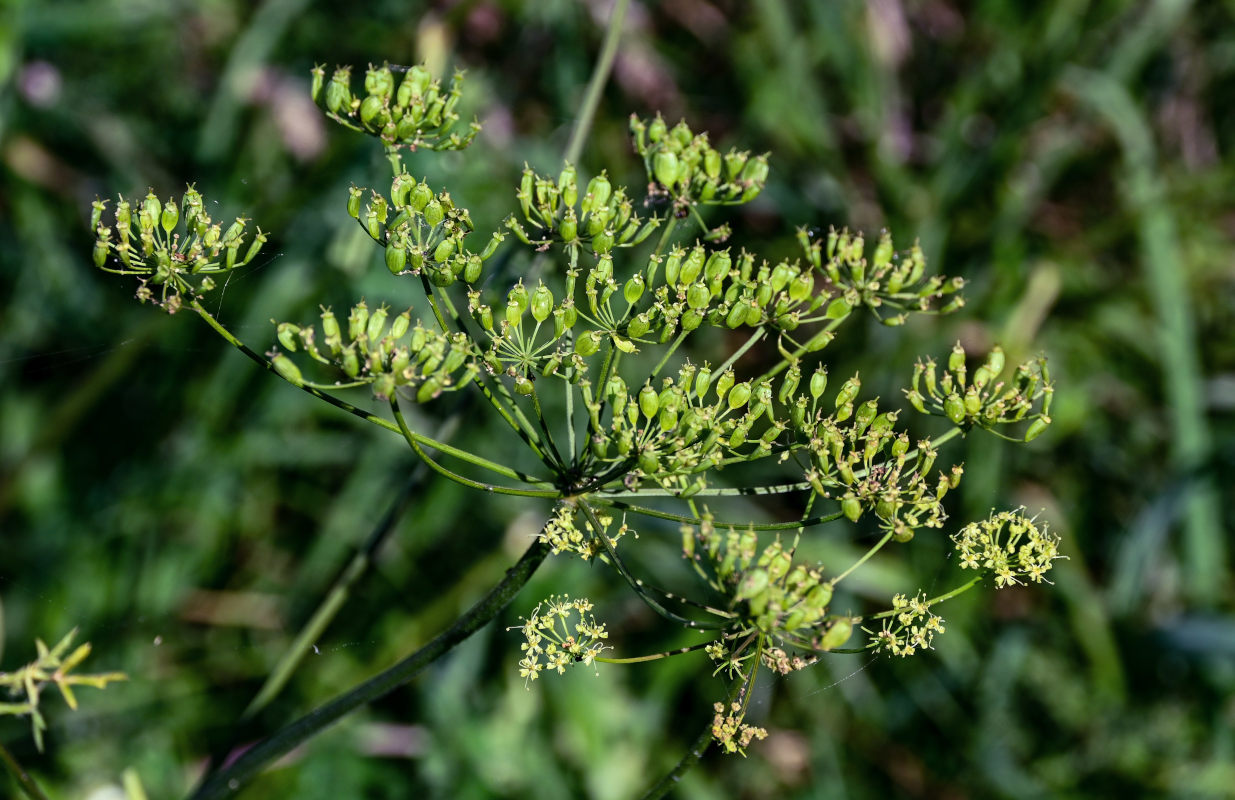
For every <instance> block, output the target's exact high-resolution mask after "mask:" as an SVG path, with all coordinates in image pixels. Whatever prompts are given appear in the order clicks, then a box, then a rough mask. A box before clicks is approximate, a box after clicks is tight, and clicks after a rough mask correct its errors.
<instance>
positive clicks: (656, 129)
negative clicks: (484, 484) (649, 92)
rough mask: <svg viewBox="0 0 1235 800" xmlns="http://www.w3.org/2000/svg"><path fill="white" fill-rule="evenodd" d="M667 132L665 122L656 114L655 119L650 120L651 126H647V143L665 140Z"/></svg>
mask: <svg viewBox="0 0 1235 800" xmlns="http://www.w3.org/2000/svg"><path fill="white" fill-rule="evenodd" d="M667 132H668V126H666V125H665V120H664V119H663V118H662V117H661V116H660V114H657V115H656V119H654V120H652V122H651V124H649V125H648V141H650V142H659V141H660V140H661V139H664V138H665V134H666V133H667Z"/></svg>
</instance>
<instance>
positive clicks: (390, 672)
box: [190, 539, 549, 800]
mask: <svg viewBox="0 0 1235 800" xmlns="http://www.w3.org/2000/svg"><path fill="white" fill-rule="evenodd" d="M548 554H549V547H548V545H546V544H545V543H544V542H542V541H540V540H539V539H537V540H536V541H535V542H534V543H533V544H532V546H531V547H529V548H528V549H527V551H526V552H524V554H523V556H522V558H520V559H519V561H518V562H517V563H516V564H515V565H514V566H513V567H511V568H510V569H509V570H507V572H506V577H504V578H503V579H502V580H501V581H500V582H499V583H498V584H497V585H496V586H494V587H493V588H492V589H491V590H490V591H489V593H488V594H487V595H485V596H484V598H482V599H481V600H480V602H478V603H476V605H474V606H472V607H471V608H470V609H469V610H468V611H467V612H466V613H465V614H463V616H461V617H459V618H458V619H457V620H455V622H454V624H452V625H451V626H450V627H449V628H447V629H446V630H445V631H443V632H442V633H440V634H438V636H437V637H436V638H434V639H433V641H431V642H429V643H428V644H427V645H425V646H424V647H422V648H420V649H419V650H417V651H416V652H415V653H412V654H411V655H410V656H408V657H407V658H405V659H403V660H402V661H400V662H399V663H397V664H395V665H394V666H393V667H391V668H389V669H387V670H385V671H384V672H380V673H378V674H377V675H375V676H373V677H372V678H370V679H369V680H367V681H365V682H364V683H362V684H360V685H359V686H357V687H356V688H354V689H352V690H351V691H349V692H347V693H346V694H343V695H341V696H339V697H337V698H335V699H334V700H331V701H330V702H328V703H326V704H324V705H322V706H319V707H318V708H316V709H314V710H313V711H311V712H309V713H308V714H306V715H305V716H303V717H301V718H300V719H298V720H296V721H295V722H293V723H291V724H290V725H288V726H286V727H284V728H282V729H280V730H279V731H276V732H275V733H273V734H271V735H270V736H269V737H267V738H266V739H263V740H262V741H260V742H258V743H257V744H255V745H253V747H251V748H249V749H248V750H246V751H245V752H244V754H243V755H241V756H240V757H239V758H237V759H236V760H235V761H234V762H233V763H232V764H231V765H229V766H228V767H226V768H224V769H220V770H217V771H215V772H213V773H209V774H207V775H206V776H205V778H204V779H203V782H202V784H201V785H200V786H199V787H198V788H197V790H196V791H194V792H193V794H192V795H191V796H190V800H218V799H219V798H224V797H228V796H229V795H231V794H233V793H234V792H236V791H237V790H239V788H240V787H241V786H243V785H244V784H245V783H247V782H248V781H249V780H250V779H252V778H253V777H254V776H255V775H257V774H258V773H259V772H260V771H261V770H262V769H263V768H264V767H265V766H266V765H268V764H270V763H272V762H273V761H275V760H276V759H278V758H280V757H281V756H284V755H286V754H287V753H289V752H291V750H292V749H293V748H295V747H296V746H297V745H300V744H301V743H303V742H305V741H307V740H308V739H310V738H312V737H313V736H315V735H317V734H318V733H320V732H322V731H323V730H325V729H326V728H327V727H329V726H330V725H332V724H334V723H335V722H337V721H339V719H341V718H342V717H343V716H344V715H346V714H348V713H350V712H352V711H354V710H356V709H357V708H360V707H361V706H363V705H365V704H367V703H371V702H373V701H374V700H377V699H379V698H381V697H385V696H386V695H387V694H389V693H390V692H392V691H394V690H395V689H397V688H398V687H400V686H402V685H403V684H405V683H407V682H409V681H411V680H412V679H413V678H414V677H416V675H418V674H419V673H420V671H421V670H423V669H424V668H425V667H427V666H428V665H429V664H432V663H433V662H434V661H436V660H437V659H439V658H441V657H442V656H444V655H445V654H446V653H448V652H450V650H451V649H452V648H453V647H454V646H455V645H457V644H459V643H460V642H462V641H463V640H465V639H467V638H468V637H469V636H471V635H472V634H473V633H475V632H476V631H478V630H480V629H481V628H482V627H484V626H485V625H487V624H488V623H489V622H490V621H492V620H493V618H494V617H496V616H497V615H498V614H500V613H501V612H502V610H503V609H504V608H506V606H507V605H508V604H509V603H510V601H511V600H512V599H514V597H515V595H516V594H518V593H519V590H520V589H522V588H523V586H524V584H526V583H527V581H528V579H529V578H531V577H532V574H533V573H534V572H535V571H536V568H537V567H539V566H540V564H541V562H543V561H544V560H545V557H546V556H547V555H548Z"/></svg>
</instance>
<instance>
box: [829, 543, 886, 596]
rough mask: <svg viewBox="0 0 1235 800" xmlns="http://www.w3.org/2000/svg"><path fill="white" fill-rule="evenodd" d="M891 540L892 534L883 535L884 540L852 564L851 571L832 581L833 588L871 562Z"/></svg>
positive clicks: (846, 571)
mask: <svg viewBox="0 0 1235 800" xmlns="http://www.w3.org/2000/svg"><path fill="white" fill-rule="evenodd" d="M891 540H892V534H891V533H890V532H889V533H885V534H884V535H883V538H882V539H880V540H879V541H878V542H877V543H876V544H875V546H874V547H872V548H871V549H869V550H867V551H866V555H864V556H862V557H861V558H859V559H858V560H857V561H855V562H853V564H851V565H850V567H849V569H847V570H845V571H844V572H842V573H841V574H839V575H837V576H836V577H835V578H833V579H832V585H833V586H835V585H836V584H838V583H840V582H841V581H843V580H844V579H845V578H847V577H849V574H850V573H851V572H853V571H854V570H855V569H857V568H858V567H860V566H862V565H863V564H865V563H866V562H867V561H869V560H870V559H871V558H872V557H873V556H874V555H875V553H878V552H879V551H880V550H882V549H883V546H884V545H885V544H887V543H888V542H889V541H891Z"/></svg>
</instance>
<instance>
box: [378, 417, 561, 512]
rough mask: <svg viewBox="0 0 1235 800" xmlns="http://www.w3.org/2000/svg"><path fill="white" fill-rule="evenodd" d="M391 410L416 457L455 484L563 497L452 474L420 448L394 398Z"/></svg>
mask: <svg viewBox="0 0 1235 800" xmlns="http://www.w3.org/2000/svg"><path fill="white" fill-rule="evenodd" d="M390 410H391V412H393V413H394V417H395V421H396V422H398V424H399V432H400V433H402V434H403V438H404V439H406V440H407V443H408V444H409V445H411V447H412V450H414V451H415V452H416V455H418V456H420V459H421V460H422V461H424V462H425V463H426V464H428V465H429V467H430V468H431V469H432V470H433V471H434V472H437V473H438V474H440V475H442V476H444V477H446V478H449V479H450V480H452V481H454V482H455V483H458V484H461V485H463V486H466V487H468V488H469V489H480V490H482V491H485V492H493V493H496V494H509V495H515V496H516V497H545V498H550V499H555V500H556V499H558V498H560V497H561V496H562V493H561V492H559V491H557V490H555V489H515V488H513V487H509V486H497V485H495V484H492V483H481V482H480V481H474V480H472V479H471V478H467V477H464V476H462V475H460V474H459V473H457V472H452V471H451V470H448V469H446V468H445V467H443V466H442V465H441V464H439V463H437V462H436V461H434V460H433V458H432V457H431V456H430V455H429V454H428V453H426V452H425V451H424V449H423V448H422V447H421V446H420V443H419V442H418V441H416V436H415V435H414V434H413V433H412V431H411V429H410V428H408V427H407V422H406V421H405V420H404V419H403V412H402V411H400V410H399V401H398V400H396V399H395V398H393V397H392V398H391V399H390Z"/></svg>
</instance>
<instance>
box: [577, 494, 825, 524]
mask: <svg viewBox="0 0 1235 800" xmlns="http://www.w3.org/2000/svg"><path fill="white" fill-rule="evenodd" d="M596 502H598V503H599V504H600V505H604V506H611V507H613V508H618V509H621V510H622V511H629V512H631V513H634V514H642V515H643V516H645V517H656V518H657V519H667V520H671V521H673V522H684V523H686V524H687V525H702V524H703V523H704V522H710V523H711V524H712V525H713V526H715V527H717V528H743V529H748V530H755V531H787V530H793V529H794V528H807V527H810V526H811V525H820V524H822V523H825V522H832V521H834V520H838V519H840V518H841V517H842V516H844V514H843V513H841V512H840V511H837V512H835V513H833V514H824V515H822V516H817V517H810V518H807V519H796V520H793V521H792V522H762V523H750V522H722V521H717V520H705V519H703V518H701V517H690V516H686V515H683V514H674V513H672V512H669V511H661V510H659V509H655V508H645V507H644V506H636V505H632V504H630V503H625V502H622V501H621V500H610V499H609V497H608V496H605V497H604V498H603V499H602V498H597V500H596Z"/></svg>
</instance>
